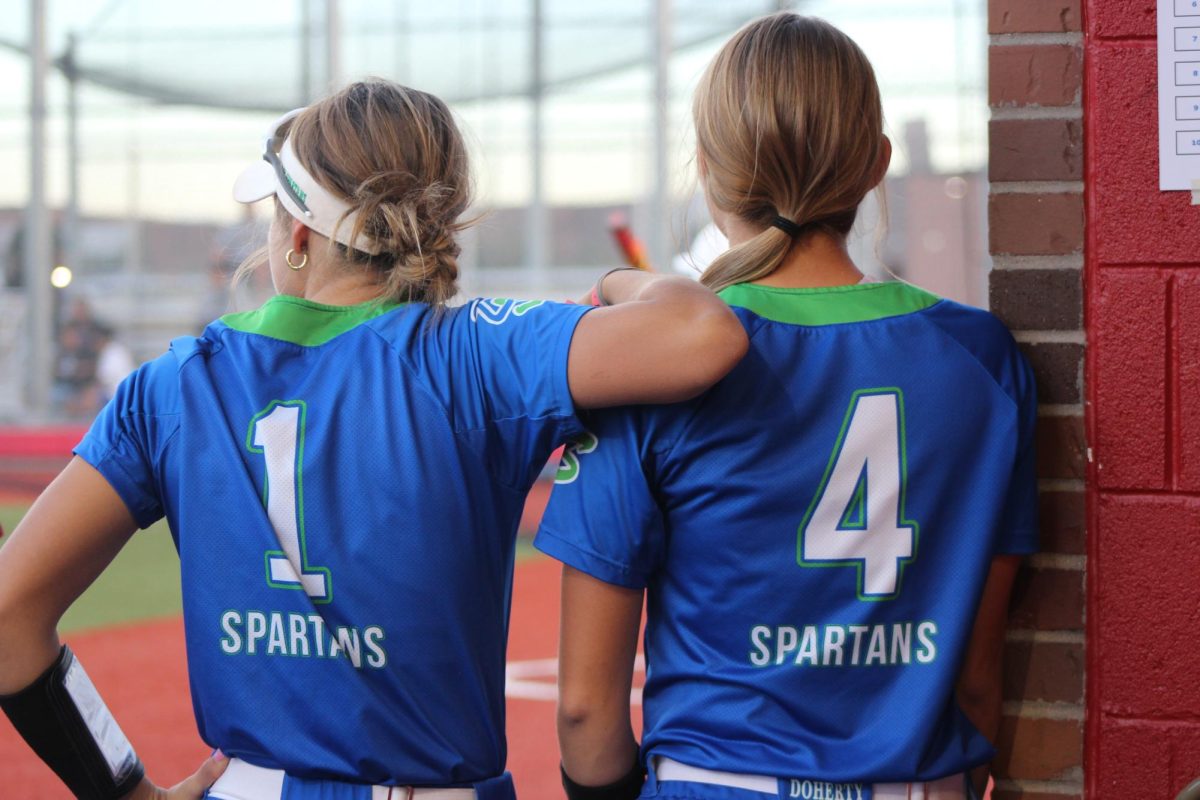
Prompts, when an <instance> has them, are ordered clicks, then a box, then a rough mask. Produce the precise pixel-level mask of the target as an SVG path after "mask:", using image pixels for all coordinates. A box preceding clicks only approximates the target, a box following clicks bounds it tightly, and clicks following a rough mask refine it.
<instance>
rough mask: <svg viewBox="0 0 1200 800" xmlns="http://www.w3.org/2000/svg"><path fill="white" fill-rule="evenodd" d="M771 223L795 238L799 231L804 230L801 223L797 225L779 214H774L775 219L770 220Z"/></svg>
mask: <svg viewBox="0 0 1200 800" xmlns="http://www.w3.org/2000/svg"><path fill="white" fill-rule="evenodd" d="M771 224H772V225H773V226H774V227H776V228H779V230H781V231H783V232H784V233H786V234H787V235H788V236H791V237H792V238H793V239H795V238H796V237H797V236H799V235H800V234H801V233H803V232H804V226H803V225H797V224H796V223H794V222H792V221H791V220H790V219H788V218H787V217H781V216H778V215H776V217H775V219H773V220H771Z"/></svg>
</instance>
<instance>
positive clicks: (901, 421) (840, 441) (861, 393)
mask: <svg viewBox="0 0 1200 800" xmlns="http://www.w3.org/2000/svg"><path fill="white" fill-rule="evenodd" d="M875 395H892V396H894V397H895V400H896V420H897V425H896V427H897V435H898V437H899V441H898V442H897V445H898V448H899V453H900V498H899V501H898V503H897V506H896V527H897V528H911V529H912V555H911V556H909V557H908V558H900V559H897V561H899V562H900V563H899V564H898V565H897V567H896V591H894V592H892V593H890V594H867V593H866V592H865V591H864V590H865V588H866V587H865V576H864V575H863V568H864V566H865V564H866V559H865V558H853V559H838V560H833V559H830V560H824V559H806V558H805V557H804V535H805V532H806V531H807V529H808V523H809V521H810V520H811V519H812V516H813V512H815V511H816V509H817V505H818V504H819V503H820V502H821V499H822V497H824V495H825V489H826V488H827V487H828V485H829V478H830V476H831V475H832V474H833V469H834V465H836V464H837V461H838V458H840V457H841V455H842V447H843V445H844V444H845V442H846V433H847V431H849V429H850V423H851V421H852V420H853V419H854V414H855V412H856V411H857V410H858V401H859V399H861V398H863V397H866V396H875ZM905 428H906V424H905V414H904V392H903V390H901V389H900V388H899V387H895V386H889V387H882V388H874V389H859V390H857V391H856V392H854V393H853V394H852V395H850V404H849V406H848V407H847V408H846V415H845V417H844V418H843V419H842V428H841V430H840V431H838V438H837V442H836V443H835V444H834V446H833V452H832V454H830V456H829V463H828V464H827V465H826V466H825V474H824V475H823V476H822V477H821V484H820V486H819V487H818V488H817V492H816V494H814V495H813V499H812V502H811V503H810V504H809V506H808V511H807V512H805V514H804V519H803V520H801V522H800V527H799V530H798V533H797V536H796V563H797V564H799V565H800V566H801V567H803V568H805V569H811V568H817V569H824V568H830V567H834V568H837V567H854V568H855V569H856V570H857V573H858V580H857V582H856V584H855V594H856V596H857V597H858V599H859V600H861V601H863V602H881V601H886V600H895V599H896V598H897V597H899V596H900V590H901V588H903V585H904V572H905V567H907V566H908V565H909V564H911V563H912V562H913V561H916V559H917V552H918V547H919V544H920V538H921V537H920V525H919V524H918V523H917V521H916V520H913V519H908V514H907V511H906V508H907V502H908V444H907V435H906V431H905ZM864 469H865V465H864ZM868 490H869V489H868ZM858 494H859V491H858V487H857V486H856V491H855V497H857V496H858ZM855 497H852V498H851V504H850V505H852V504H853V503H854V501H855ZM866 502H867V499H866V495H865V493H863V497H862V503H863V508H864V509H865V507H866ZM850 505H847V511H849V510H850ZM864 513H865V511H864ZM843 519H844V517H843Z"/></svg>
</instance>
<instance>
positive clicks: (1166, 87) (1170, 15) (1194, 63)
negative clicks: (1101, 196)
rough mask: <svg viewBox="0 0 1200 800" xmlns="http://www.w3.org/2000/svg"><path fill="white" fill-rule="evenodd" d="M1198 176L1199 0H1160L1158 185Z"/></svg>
mask: <svg viewBox="0 0 1200 800" xmlns="http://www.w3.org/2000/svg"><path fill="white" fill-rule="evenodd" d="M1197 179H1200V0H1158V188H1159V189H1161V190H1162V191H1172V190H1184V191H1191V190H1192V181H1193V180H1197Z"/></svg>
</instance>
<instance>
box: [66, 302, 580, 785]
mask: <svg viewBox="0 0 1200 800" xmlns="http://www.w3.org/2000/svg"><path fill="white" fill-rule="evenodd" d="M585 310H586V309H583V308H580V307H578V306H566V305H558V304H554V303H542V302H538V301H532V302H525V303H517V302H513V301H507V300H477V301H474V302H473V303H471V304H469V305H467V306H463V307H461V308H456V309H450V310H447V311H445V312H443V313H441V314H438V313H435V312H433V311H431V310H430V309H429V308H428V307H426V306H424V305H420V304H411V305H407V306H400V307H389V306H386V305H379V304H368V305H363V306H352V307H331V306H322V305H317V304H314V303H309V302H306V301H304V300H301V299H298V298H294V297H286V296H277V297H275V298H274V299H272V300H271V301H269V302H268V303H267V304H266V305H264V306H263V307H262V308H261V309H259V310H257V311H253V312H249V313H245V314H235V315H231V316H228V317H225V318H223V319H222V320H221V321H219V322H215V323H213V324H212V325H210V326H209V327H208V328H207V330H206V331H205V332H204V335H203V336H202V337H200V338H198V339H196V338H190V337H189V338H185V339H179V340H176V341H175V342H174V343H173V344H172V346H171V352H170V353H167V354H166V355H165V356H163V357H161V358H159V359H157V360H155V361H153V362H151V363H149V364H147V365H145V366H143V367H142V368H140V369H139V370H137V371H136V372H135V373H134V374H133V375H131V376H130V377H129V378H128V379H127V380H126V381H125V383H124V384H123V385H122V386H121V388H120V389H119V391H118V392H117V394H116V397H115V398H114V399H113V401H112V402H111V403H110V404H109V405H108V406H107V407H106V408H105V409H104V411H103V412H102V413H101V414H100V416H99V417H98V419H97V420H96V422H95V424H94V425H93V427H92V429H91V431H90V432H89V433H88V435H87V438H86V439H84V441H83V443H82V444H81V445H80V446H79V448H78V449H77V452H78V454H79V455H80V456H81V457H82V458H84V459H85V460H86V461H88V462H89V463H91V464H92V465H93V466H94V467H96V469H98V470H99V471H100V472H101V474H103V475H104V476H105V478H106V479H107V480H108V482H109V483H110V484H112V486H113V487H114V488H115V489H116V491H117V492H118V494H119V495H120V496H121V498H122V499H123V500H124V501H125V504H126V505H127V506H128V507H129V509H130V511H131V512H132V514H133V516H134V517H135V519H136V520H137V522H138V523H139V524H140V525H142V526H145V525H148V524H150V523H152V522H154V521H155V520H157V519H159V518H161V517H163V516H165V517H166V518H167V520H168V521H169V522H170V526H171V531H172V534H173V536H174V537H175V540H176V545H177V547H178V549H179V555H180V562H181V569H182V578H183V604H184V620H185V624H186V634H187V650H188V666H189V673H190V679H191V687H192V699H193V703H194V706H195V711H196V718H197V722H198V724H199V728H200V733H201V735H202V736H203V737H204V740H205V741H206V742H208V743H209V744H210V745H213V746H215V747H220V748H222V749H223V750H224V751H225V752H226V754H228V755H230V756H237V757H239V758H242V759H244V760H246V761H249V762H250V763H252V764H255V765H258V766H262V767H268V768H275V769H284V770H287V771H288V772H289V773H290V774H292V775H294V776H298V777H301V778H330V779H341V780H346V781H356V782H361V783H387V784H401V785H404V784H416V785H446V784H460V785H461V784H470V783H473V782H476V781H480V780H484V779H487V778H491V777H494V776H497V775H499V774H500V773H501V772H502V770H503V769H504V761H505V742H504V646H505V635H506V632H507V625H508V602H509V590H510V585H511V580H512V565H513V553H514V546H515V536H516V532H517V525H518V521H519V518H520V513H521V509H522V507H523V503H524V498H525V494H526V492H527V491H528V489H529V486H530V485H531V484H532V483H533V481H534V479H535V478H536V477H537V475H538V472H539V470H540V469H541V467H542V466H543V465H544V464H545V462H546V459H547V458H549V455H550V453H551V452H552V451H553V449H554V448H555V447H556V446H557V445H558V444H559V443H560V442H561V441H562V440H563V439H565V438H566V437H567V436H569V435H572V434H575V433H578V432H579V431H580V430H581V426H580V424H579V421H578V420H577V418H576V417H575V416H574V411H573V408H572V404H571V398H570V394H569V391H568V387H567V376H566V369H567V351H568V347H569V344H570V340H571V335H572V333H573V331H574V329H575V324H576V322H578V320H579V319H580V317H581V316H582V314H583V313H584V312H585Z"/></svg>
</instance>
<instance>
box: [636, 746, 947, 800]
mask: <svg viewBox="0 0 1200 800" xmlns="http://www.w3.org/2000/svg"><path fill="white" fill-rule="evenodd" d="M654 775H655V778H656V779H657V780H660V781H686V782H689V783H711V784H714V785H716V786H731V787H733V788H734V789H746V790H748V791H751V792H761V793H762V794H770V795H775V796H777V797H778V796H779V779H778V778H772V777H770V776H768V775H745V774H742V773H740V772H721V771H720V770H715V769H702V768H700V767H692V766H689V765H687V764H681V763H679V762H678V761H676V760H674V759H671V758H667V757H666V756H655V757H654ZM965 792H966V779H965V778H964V776H963V775H962V774H961V773H960V774H958V775H949V776H947V777H945V778H941V779H939V780H936V781H930V782H926V783H873V784H871V795H872V797H873V798H874V800H964V798H965V797H966V793H965Z"/></svg>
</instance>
